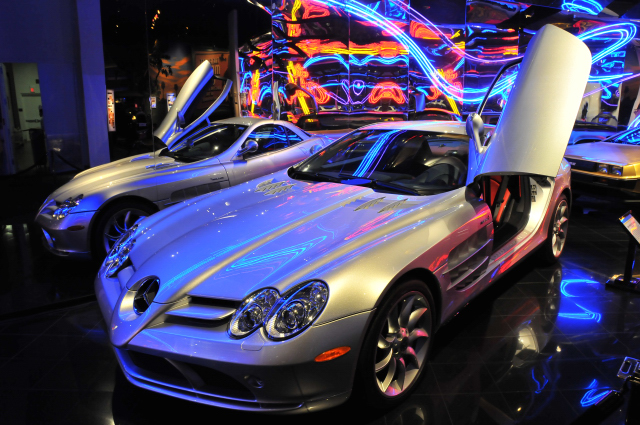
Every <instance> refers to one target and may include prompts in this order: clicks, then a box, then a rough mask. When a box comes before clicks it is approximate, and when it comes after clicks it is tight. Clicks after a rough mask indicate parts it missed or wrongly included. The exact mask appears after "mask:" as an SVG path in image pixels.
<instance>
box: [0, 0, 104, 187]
mask: <svg viewBox="0 0 640 425" xmlns="http://www.w3.org/2000/svg"><path fill="white" fill-rule="evenodd" d="M4 8H8V9H9V10H6V13H2V14H0V39H2V40H3V43H2V47H0V64H2V65H0V66H1V67H2V75H3V78H2V79H0V81H1V82H2V84H0V89H1V90H2V93H1V96H0V97H1V98H2V116H3V118H4V122H5V125H4V126H3V128H2V130H0V132H1V133H2V136H1V137H2V140H3V141H5V140H6V141H7V142H4V143H3V147H4V149H3V151H2V153H1V154H0V155H2V158H1V159H2V160H1V161H0V164H1V165H0V173H1V174H13V173H16V172H19V171H23V170H24V169H26V168H29V167H31V166H33V165H38V164H40V165H42V164H43V163H47V162H48V164H49V166H50V168H51V169H52V170H54V171H56V172H61V171H66V170H70V169H74V168H78V169H84V168H86V167H88V166H94V165H99V164H102V163H105V162H108V161H109V150H108V145H107V138H106V131H102V130H103V129H105V130H106V124H105V123H104V119H103V117H104V116H106V105H105V103H104V102H103V101H102V100H103V99H104V96H103V93H104V66H103V64H102V63H103V62H102V40H101V36H100V32H99V31H97V32H96V29H99V27H100V14H99V13H100V10H99V0H82V1H75V0H52V1H46V2H45V1H38V0H26V1H20V2H10V4H6V5H4ZM23 71H26V72H23ZM96 97H98V98H99V99H100V101H97V99H96ZM27 121H28V122H27ZM89 136H90V139H91V141H90V142H89ZM9 140H10V141H12V143H8V141H9Z"/></svg>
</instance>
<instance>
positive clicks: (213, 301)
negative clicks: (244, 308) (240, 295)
mask: <svg viewBox="0 0 640 425" xmlns="http://www.w3.org/2000/svg"><path fill="white" fill-rule="evenodd" d="M189 304H196V305H211V306H214V307H228V308H233V309H237V308H238V307H240V304H242V301H234V300H221V299H218V298H206V297H198V296H195V297H194V296H191V297H190V300H189Z"/></svg>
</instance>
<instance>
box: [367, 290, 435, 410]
mask: <svg viewBox="0 0 640 425" xmlns="http://www.w3.org/2000/svg"><path fill="white" fill-rule="evenodd" d="M431 331H432V321H431V306H430V305H429V301H428V300H427V298H426V297H425V296H424V295H423V294H421V293H419V292H409V293H407V294H406V295H404V297H402V299H400V301H398V302H397V303H396V304H395V305H394V306H393V307H392V308H391V310H390V311H389V313H388V315H387V320H386V321H385V323H384V325H383V326H382V330H381V332H380V334H379V335H378V343H377V344H378V345H377V349H376V354H375V360H374V361H375V365H374V373H375V378H376V382H377V383H378V388H379V390H380V391H381V392H382V393H384V394H385V395H387V396H390V397H393V396H397V395H399V394H401V393H403V392H404V391H405V389H407V388H409V387H410V386H411V384H413V382H414V381H415V380H416V379H417V378H418V376H419V372H420V368H421V366H422V365H423V363H424V362H425V360H426V355H427V352H428V347H429V342H430V336H431Z"/></svg>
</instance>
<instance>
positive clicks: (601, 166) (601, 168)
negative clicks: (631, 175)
mask: <svg viewBox="0 0 640 425" xmlns="http://www.w3.org/2000/svg"><path fill="white" fill-rule="evenodd" d="M598 172H599V173H603V174H609V165H608V164H598Z"/></svg>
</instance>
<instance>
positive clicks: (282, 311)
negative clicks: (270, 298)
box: [265, 281, 329, 340]
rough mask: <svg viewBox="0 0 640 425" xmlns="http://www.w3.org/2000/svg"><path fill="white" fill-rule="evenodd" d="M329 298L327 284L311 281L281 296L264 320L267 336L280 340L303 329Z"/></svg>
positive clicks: (311, 321) (310, 322)
mask: <svg viewBox="0 0 640 425" xmlns="http://www.w3.org/2000/svg"><path fill="white" fill-rule="evenodd" d="M328 298H329V288H328V287H327V284H326V283H324V282H319V281H312V282H309V283H306V284H304V285H303V286H302V287H298V288H296V289H294V290H293V291H290V295H288V296H285V297H283V298H281V299H280V300H279V301H278V302H277V304H276V305H275V307H274V308H273V309H272V310H271V313H269V317H267V319H266V320H265V329H266V331H267V336H268V337H269V338H271V339H275V340H280V339H286V338H291V337H292V336H295V335H297V334H299V333H300V332H302V331H304V330H305V329H306V328H307V327H309V326H310V325H311V324H312V323H313V321H314V320H316V318H317V317H318V316H319V315H320V313H321V312H322V310H323V309H324V306H325V305H326V304H327V299H328Z"/></svg>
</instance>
